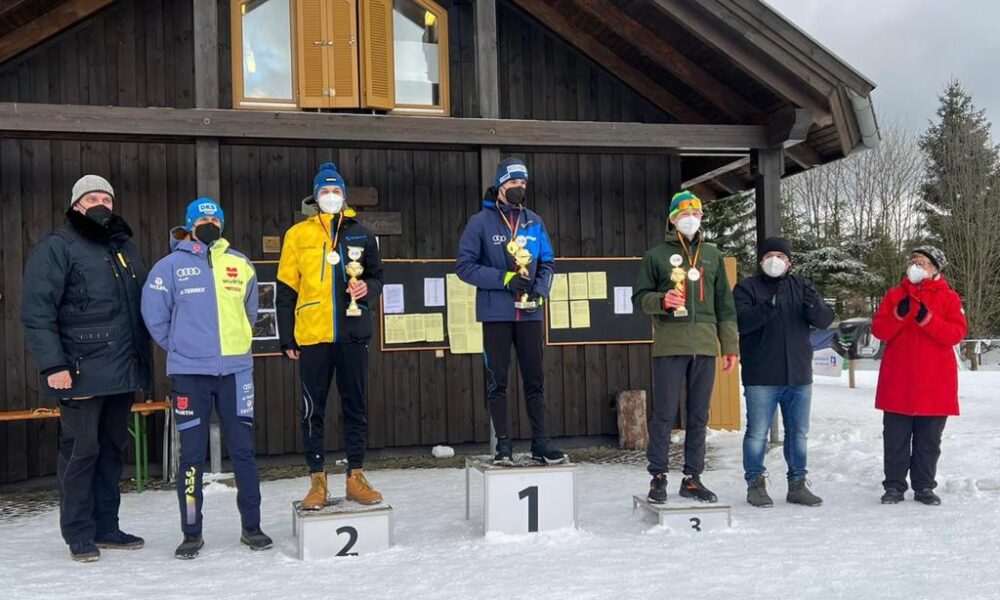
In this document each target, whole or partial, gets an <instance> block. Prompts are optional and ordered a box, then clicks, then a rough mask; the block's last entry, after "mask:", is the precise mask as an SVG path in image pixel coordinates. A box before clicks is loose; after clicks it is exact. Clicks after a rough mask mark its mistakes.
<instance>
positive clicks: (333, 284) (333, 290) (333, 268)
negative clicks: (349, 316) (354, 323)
mask: <svg viewBox="0 0 1000 600" xmlns="http://www.w3.org/2000/svg"><path fill="white" fill-rule="evenodd" d="M325 246H326V244H324V247H325ZM332 249H333V250H334V251H336V250H337V248H336V247H333V248H332ZM343 262H344V255H343V254H341V256H340V261H338V262H337V265H339V264H343ZM337 265H330V295H331V296H332V297H333V343H334V344H336V343H337Z"/></svg>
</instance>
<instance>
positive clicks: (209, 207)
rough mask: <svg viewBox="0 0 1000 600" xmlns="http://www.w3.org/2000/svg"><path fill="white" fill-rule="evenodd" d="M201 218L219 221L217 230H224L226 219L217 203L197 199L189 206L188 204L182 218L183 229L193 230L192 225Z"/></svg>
mask: <svg viewBox="0 0 1000 600" xmlns="http://www.w3.org/2000/svg"><path fill="white" fill-rule="evenodd" d="M202 217H215V218H216V219H218V220H219V229H225V227H226V217H225V213H223V212H222V207H221V206H219V203H218V202H216V201H215V200H212V199H211V198H205V197H202V198H198V199H197V200H195V201H194V202H192V203H191V204H188V207H187V213H186V214H185V217H184V229H187V230H188V231H191V230H192V229H193V228H194V223H195V221H197V220H198V219H200V218H202Z"/></svg>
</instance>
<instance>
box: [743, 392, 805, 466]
mask: <svg viewBox="0 0 1000 600" xmlns="http://www.w3.org/2000/svg"><path fill="white" fill-rule="evenodd" d="M744 392H745V395H746V400H747V432H746V435H744V436H743V471H744V472H745V475H744V476H745V477H746V480H747V482H749V481H752V480H753V479H754V478H755V477H757V476H758V475H763V474H764V472H765V471H766V469H765V468H764V454H765V452H766V451H767V432H768V429H770V427H771V419H772V418H773V417H774V411H775V409H777V408H778V406H780V407H781V420H782V422H783V423H784V425H785V443H784V451H785V463H786V464H788V481H802V480H804V479H805V478H806V474H807V473H808V472H809V471H807V470H806V439H807V438H808V434H809V405H810V403H811V401H812V386H811V385H748V386H745V387H744Z"/></svg>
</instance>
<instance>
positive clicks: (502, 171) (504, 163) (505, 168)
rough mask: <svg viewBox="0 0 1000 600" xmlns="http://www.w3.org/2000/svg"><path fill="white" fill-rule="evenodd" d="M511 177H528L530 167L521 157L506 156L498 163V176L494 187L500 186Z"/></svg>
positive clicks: (494, 181)
mask: <svg viewBox="0 0 1000 600" xmlns="http://www.w3.org/2000/svg"><path fill="white" fill-rule="evenodd" d="M511 179H524V180H525V181H527V179H528V167H526V166H524V161H523V160H521V159H520V158H505V159H503V160H501V161H500V164H499V165H497V176H496V177H495V178H494V179H493V187H500V186H501V185H503V184H504V183H506V182H507V181H510V180H511Z"/></svg>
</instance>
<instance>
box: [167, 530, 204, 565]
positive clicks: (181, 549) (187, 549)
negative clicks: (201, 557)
mask: <svg viewBox="0 0 1000 600" xmlns="http://www.w3.org/2000/svg"><path fill="white" fill-rule="evenodd" d="M203 547H205V540H203V539H201V536H200V535H187V534H184V541H183V542H181V545H180V546H177V549H176V550H174V558H179V559H181V560H191V559H192V558H195V557H197V556H198V551H199V550H201V549H202V548H203Z"/></svg>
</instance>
